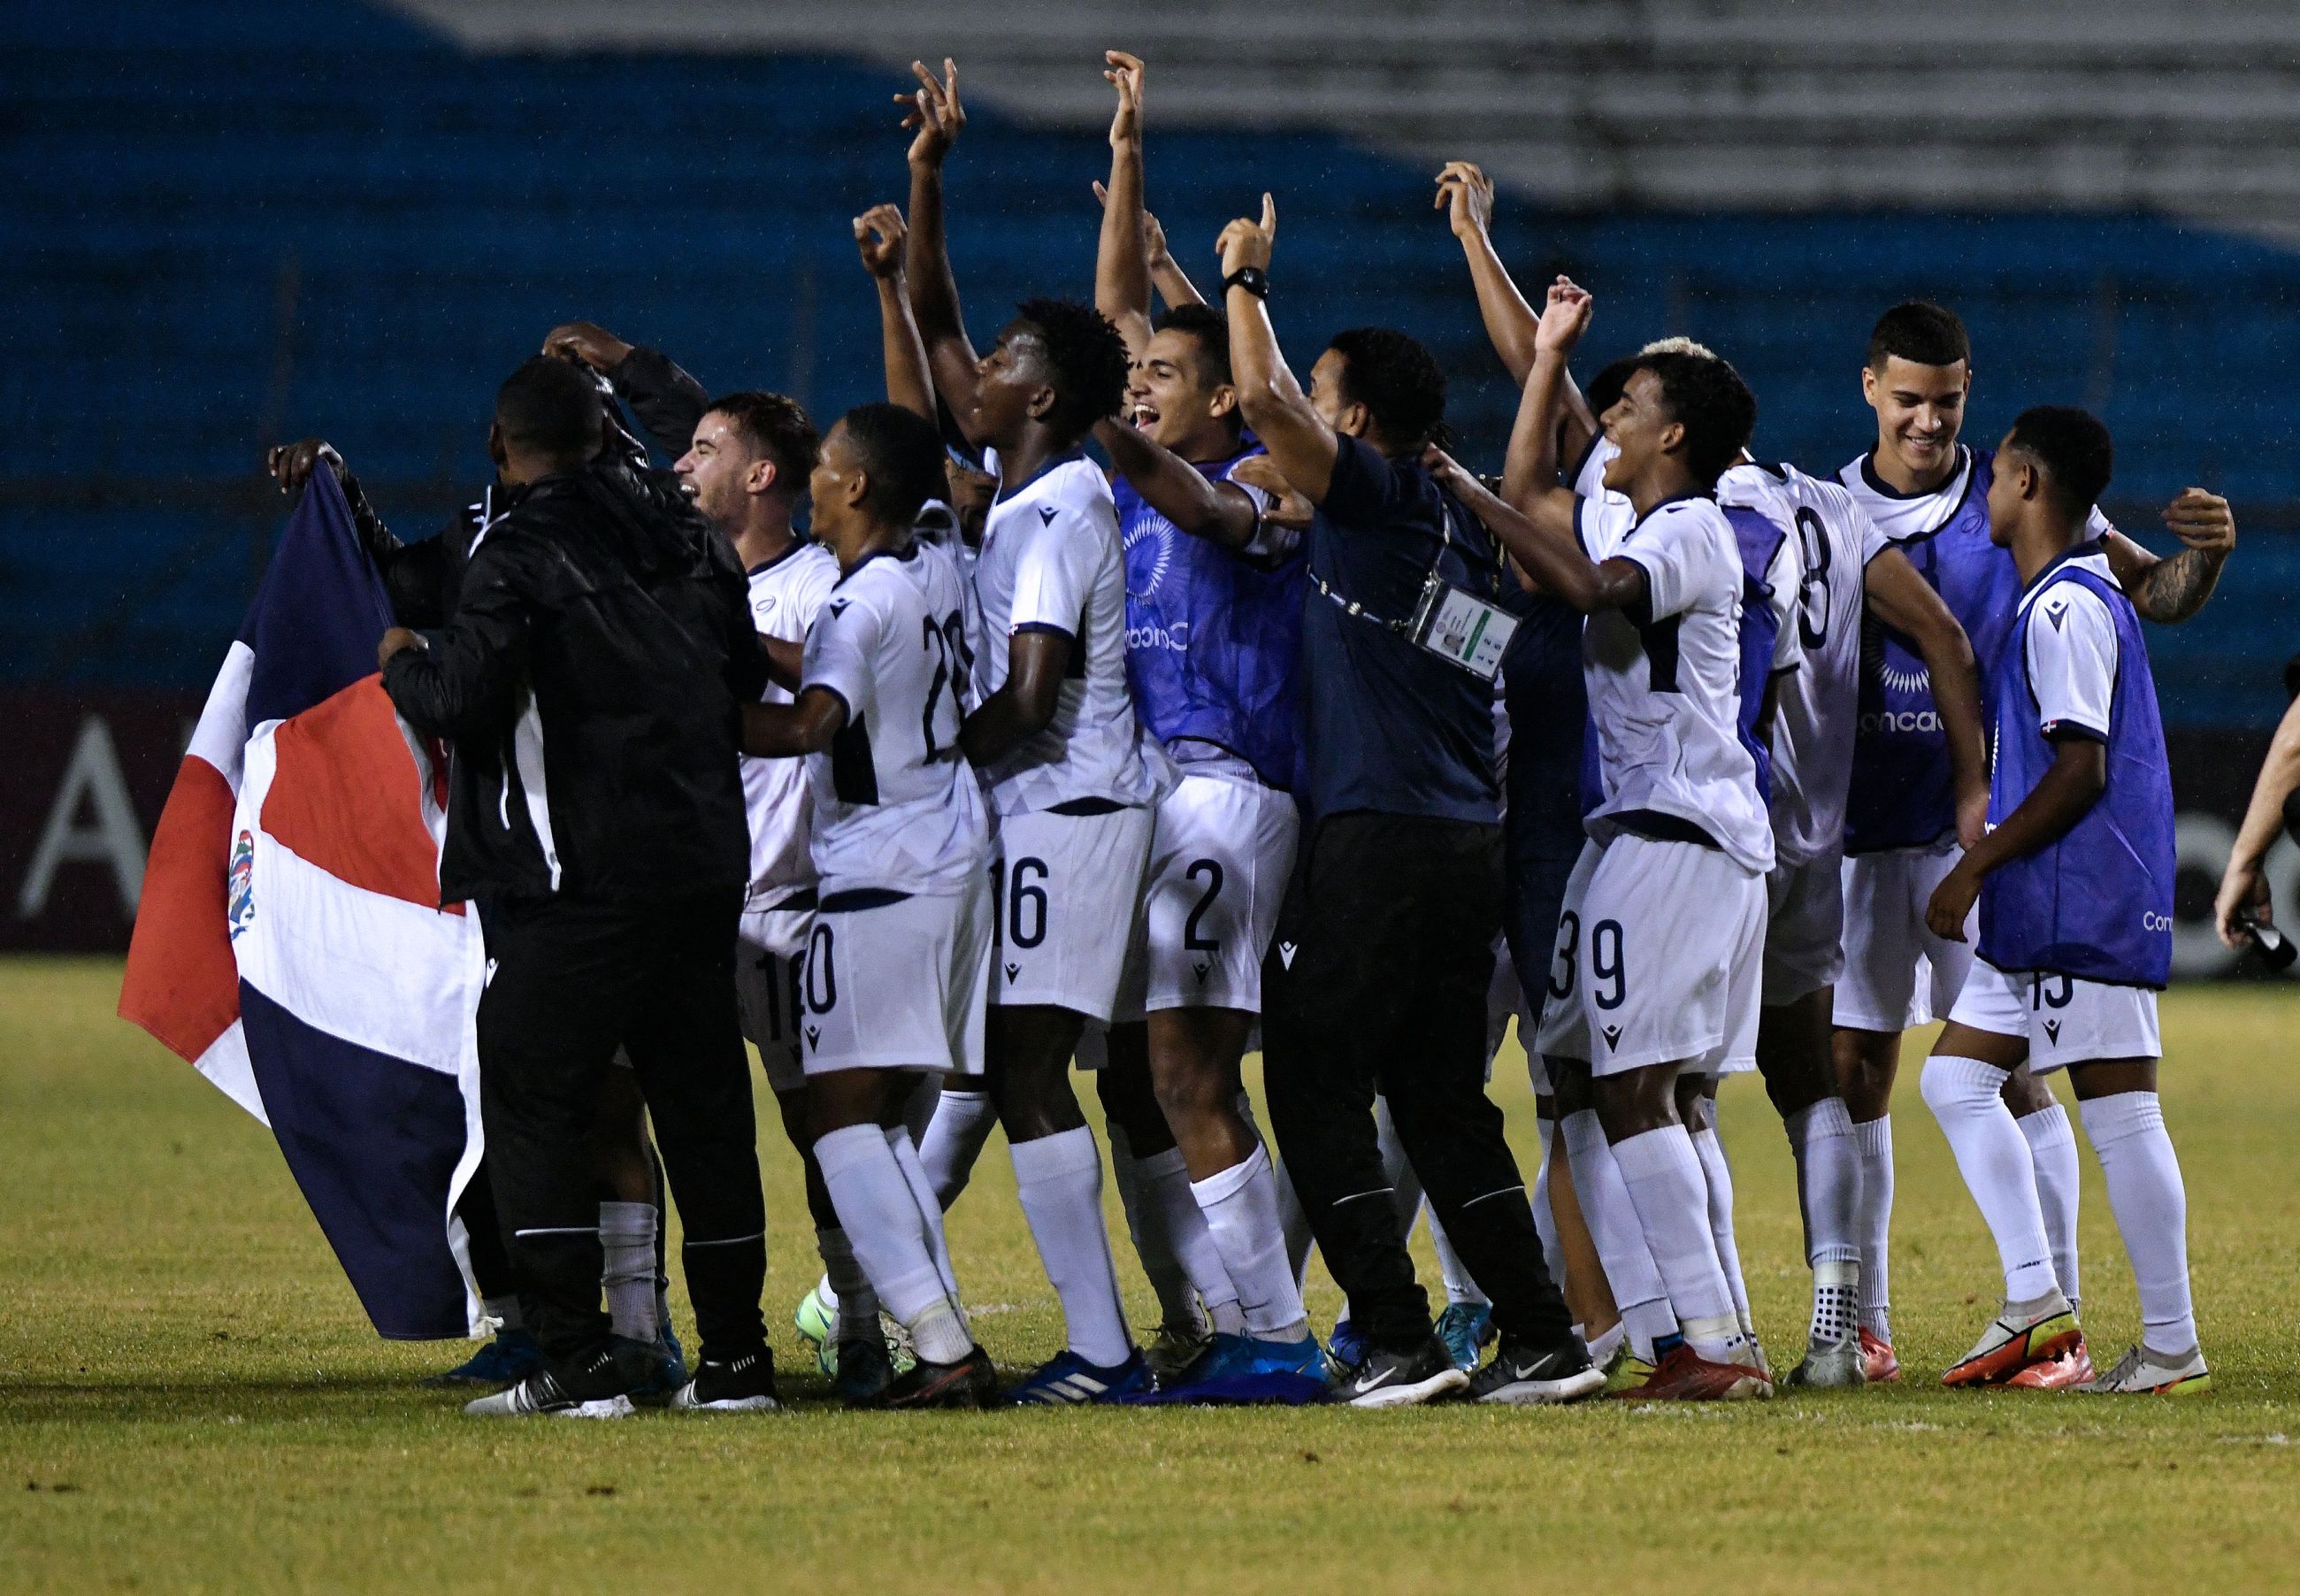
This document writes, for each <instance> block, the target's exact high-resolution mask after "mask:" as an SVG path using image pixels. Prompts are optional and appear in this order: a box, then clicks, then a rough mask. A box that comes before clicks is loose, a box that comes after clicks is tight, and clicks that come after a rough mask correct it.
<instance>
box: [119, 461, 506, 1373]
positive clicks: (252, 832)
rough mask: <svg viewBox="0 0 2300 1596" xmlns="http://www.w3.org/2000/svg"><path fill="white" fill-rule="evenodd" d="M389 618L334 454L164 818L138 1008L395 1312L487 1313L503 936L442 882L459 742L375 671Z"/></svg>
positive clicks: (449, 1329) (428, 1324) (418, 1329)
mask: <svg viewBox="0 0 2300 1596" xmlns="http://www.w3.org/2000/svg"><path fill="white" fill-rule="evenodd" d="M391 623H392V618H391V605H390V601H389V600H388V599H387V597H386V596H385V594H384V589H383V582H382V579H381V578H380V577H379V575H378V574H377V572H376V569H375V566H374V564H373V563H372V562H371V560H370V559H369V558H368V556H367V553H366V551H365V550H364V549H363V548H362V547H361V546H360V541H359V535H358V533H357V531H355V530H354V527H353V524H352V517H351V511H350V508H349V506H347V505H346V503H345V501H344V494H343V489H341V488H340V487H339V486H337V482H336V479H335V475H334V473H333V472H330V471H329V469H328V467H327V466H325V465H324V464H323V465H321V466H319V467H318V468H317V469H316V470H314V471H313V472H312V480H311V483H310V485H309V486H308V487H307V488H306V489H304V497H303V500H302V502H301V503H299V504H298V505H297V506H296V513H295V515H294V516H293V517H292V518H291V519H290V520H289V522H288V523H287V531H286V533H285V534H284V535H283V536H282V538H281V539H280V543H279V553H278V554H277V555H276V556H274V558H273V560H272V562H271V570H270V571H269V572H267V573H266V575H265V576H264V579H263V585H262V589H261V590H259V591H258V592H257V594H256V596H255V603H254V606H253V607H252V608H251V609H250V610H249V612H248V615H247V621H246V624H245V625H244V626H242V627H241V629H240V633H239V637H238V639H237V641H235V642H234V643H233V644H232V646H231V652H230V653H229V654H228V655H227V656H225V657H224V664H223V669H222V671H221V673H218V675H217V677H216V681H215V686H214V687H213V689H211V690H210V691H209V693H208V700H207V706H206V707H205V708H204V710H202V711H201V714H200V720H199V725H198V728H197V729H196V731H194V732H193V734H192V740H191V745H190V747H189V748H187V750H186V752H185V755H184V763H183V767H182V768H181V769H180V770H179V771H178V773H177V774H176V784H175V786H174V787H173V788H172V789H171V790H170V792H169V794H168V803H167V806H166V808H165V809H163V810H162V813H161V815H160V824H159V827H158V829H157V830H156V831H154V834H153V838H152V853H151V860H150V863H149V864H148V865H147V866H146V870H145V876H144V897H143V902H142V905H141V907H140V908H139V909H138V911H137V916H136V932H135V937H134V940H132V942H131V943H130V944H129V950H128V973H127V979H126V980H125V981H124V982H122V984H121V991H120V1013H121V1017H123V1018H125V1019H129V1020H133V1021H134V1022H135V1023H136V1024H138V1025H141V1026H143V1027H144V1029H146V1031H149V1032H151V1033H152V1034H153V1035H154V1036H155V1037H157V1038H159V1040H161V1041H162V1042H164V1043H165V1044H167V1046H168V1047H170V1048H171V1049H173V1050H174V1051H176V1052H177V1053H179V1054H180V1055H182V1057H185V1058H186V1059H187V1060H189V1061H190V1062H191V1063H192V1064H193V1065H196V1067H197V1068H198V1070H199V1072H200V1073H201V1074H204V1075H205V1076H206V1077H207V1078H208V1079H209V1080H211V1081H212V1082H215V1083H216V1085H217V1086H219V1087H221V1089H222V1090H223V1091H224V1093H225V1094H226V1095H227V1096H229V1098H230V1099H232V1100H233V1101H234V1102H236V1103H237V1104H238V1105H239V1106H240V1107H243V1108H245V1109H246V1110H247V1111H248V1112H249V1113H250V1114H253V1115H254V1116H255V1117H256V1118H258V1119H260V1120H262V1121H263V1122H264V1124H267V1125H269V1126H271V1132H272V1134H273V1135H275V1136H277V1137H278V1138H279V1150H280V1151H281V1153H283V1154H284V1155H286V1157H287V1167H288V1170H289V1172H290V1173H291V1174H294V1175H295V1177H296V1184H297V1185H298V1186H300V1187H302V1188H303V1191H304V1199H305V1200H307V1201H308V1202H310V1204H311V1205H312V1214H313V1216H315V1217H317V1218H318V1220H319V1222H320V1229H321V1231H322V1232H323V1233H325V1234H326V1236H327V1238H328V1243H329V1246H331V1247H333V1248H334V1249H336V1257H337V1259H338V1260H339V1261H340V1262H341V1263H342V1265H343V1267H344V1273H345V1274H347V1275H349V1276H350V1277H351V1283H352V1289H353V1290H354V1291H356V1292H358V1293H359V1299H360V1304H361V1306H362V1307H363V1308H366V1309H367V1314H368V1317H369V1318H370V1319H371V1320H372V1321H374V1324H375V1327H376V1330H377V1331H378V1332H379V1333H381V1334H383V1335H386V1336H390V1337H393V1338H395V1339H400V1340H411V1341H412V1340H427V1339H436V1338H444V1337H449V1336H459V1335H463V1334H466V1333H469V1332H470V1331H471V1328H472V1327H473V1325H474V1323H475V1321H474V1319H473V1317H472V1315H473V1312H474V1311H475V1309H474V1299H472V1298H471V1296H470V1295H469V1293H468V1291H467V1290H466V1274H465V1270H464V1247H463V1240H464V1238H463V1233H462V1227H461V1226H460V1224H456V1223H455V1221H454V1218H453V1216H452V1213H451V1210H452V1208H453V1207H454V1198H455V1196H456V1194H458V1193H460V1192H461V1191H462V1186H463V1182H465V1181H466V1180H468V1179H469V1178H470V1174H471V1170H472V1168H473V1167H475V1166H477V1164H478V1162H479V1147H480V1139H479V1071H478V1054H477V1051H476V1045H475V1041H474V1026H473V1020H474V1016H475V1015H477V1014H478V1012H479V989H480V987H481V985H482V984H483V982H484V980H485V956H484V954H483V952H482V951H481V948H480V941H479V925H478V923H477V917H476V916H474V915H466V914H464V913H463V912H462V906H460V905H458V906H456V907H454V908H450V909H446V910H443V909H441V908H440V907H438V901H439V842H440V838H441V836H442V834H443V831H444V828H445V823H446V819H445V814H444V811H443V809H442V806H441V802H440V799H441V796H442V791H441V790H440V789H439V788H437V787H435V785H434V784H433V779H432V778H431V776H430V774H429V773H435V772H436V771H437V769H438V768H439V766H438V763H437V759H436V757H435V754H434V751H433V750H432V749H431V748H429V746H428V745H427V743H426V740H424V739H422V738H421V737H419V736H418V735H417V734H416V733H415V732H414V731H412V729H410V728H409V727H408V726H407V725H406V724H405V723H404V722H402V721H401V720H400V719H399V717H398V715H397V714H396V713H395V712H394V711H393V709H392V706H391V700H390V699H389V698H386V697H385V696H384V691H383V687H382V684H381V681H380V679H379V677H378V676H377V674H376V669H375V646H376V641H377V639H379V638H380V637H381V636H382V635H383V631H384V629H385V628H386V627H387V626H389V625H390V624H391Z"/></svg>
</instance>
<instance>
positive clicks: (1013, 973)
mask: <svg viewBox="0 0 2300 1596" xmlns="http://www.w3.org/2000/svg"><path fill="white" fill-rule="evenodd" d="M1006 979H1007V981H1008V982H1017V981H1020V980H1021V979H1022V966H1021V965H1007V966H1006Z"/></svg>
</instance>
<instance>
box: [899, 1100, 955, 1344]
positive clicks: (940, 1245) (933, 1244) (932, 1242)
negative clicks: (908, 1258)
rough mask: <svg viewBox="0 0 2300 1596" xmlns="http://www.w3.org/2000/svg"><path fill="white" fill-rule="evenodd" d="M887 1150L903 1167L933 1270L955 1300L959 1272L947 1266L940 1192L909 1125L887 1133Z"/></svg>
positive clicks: (947, 1245) (947, 1255)
mask: <svg viewBox="0 0 2300 1596" xmlns="http://www.w3.org/2000/svg"><path fill="white" fill-rule="evenodd" d="M886 1136H887V1151H889V1152H891V1153H893V1154H894V1155H895V1164H896V1167H897V1168H899V1169H901V1170H902V1172H903V1179H904V1181H905V1182H908V1183H909V1185H910V1188H911V1199H912V1201H913V1202H915V1203H916V1204H918V1208H919V1224H920V1228H921V1231H922V1232H923V1233H924V1234H925V1236H926V1239H927V1250H928V1251H929V1252H930V1253H932V1254H933V1255H934V1261H935V1273H936V1274H939V1275H941V1276H942V1289H943V1290H944V1291H946V1292H948V1293H949V1294H950V1299H951V1300H952V1301H953V1302H955V1301H957V1300H958V1272H957V1271H956V1270H954V1269H953V1268H952V1267H951V1266H950V1243H949V1242H948V1241H946V1240H945V1239H944V1235H943V1228H942V1211H943V1205H942V1199H941V1195H940V1193H938V1192H937V1191H936V1190H935V1184H934V1179H933V1177H932V1176H930V1175H929V1174H927V1166H926V1160H925V1159H923V1158H921V1157H920V1156H919V1149H918V1148H917V1146H916V1145H915V1144H913V1143H912V1141H911V1132H910V1128H909V1127H908V1126H907V1125H897V1126H896V1127H895V1128H894V1129H893V1130H891V1131H888V1132H886Z"/></svg>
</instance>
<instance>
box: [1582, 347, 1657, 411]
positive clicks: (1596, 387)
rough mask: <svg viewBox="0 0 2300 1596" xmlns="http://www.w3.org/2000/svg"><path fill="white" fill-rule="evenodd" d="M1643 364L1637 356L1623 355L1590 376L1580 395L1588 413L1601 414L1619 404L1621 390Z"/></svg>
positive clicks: (1627, 385)
mask: <svg viewBox="0 0 2300 1596" xmlns="http://www.w3.org/2000/svg"><path fill="white" fill-rule="evenodd" d="M1643 364H1645V362H1644V361H1642V360H1640V359H1639V358H1638V356H1636V355H1622V356H1621V359H1619V360H1617V361H1615V362H1613V364H1611V365H1609V366H1607V367H1605V368H1604V370H1603V371H1601V372H1598V373H1597V374H1596V376H1595V377H1592V378H1590V379H1589V387H1588V389H1587V391H1585V392H1584V393H1583V395H1582V397H1583V399H1584V400H1585V401H1586V402H1587V403H1588V406H1589V414H1591V415H1596V416H1602V415H1604V414H1605V412H1607V411H1608V410H1611V409H1612V408H1613V406H1614V405H1618V404H1620V403H1621V390H1622V389H1625V388H1627V387H1629V379H1630V378H1631V377H1633V376H1635V375H1637V371H1638V367H1639V366H1641V365H1643Z"/></svg>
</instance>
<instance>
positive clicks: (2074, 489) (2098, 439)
mask: <svg viewBox="0 0 2300 1596" xmlns="http://www.w3.org/2000/svg"><path fill="white" fill-rule="evenodd" d="M2004 447H2006V448H2008V449H2018V450H2020V451H2021V453H2022V454H2024V455H2029V457H2030V458H2031V459H2033V460H2035V461H2036V462H2037V463H2038V464H2039V465H2042V466H2043V467H2044V468H2045V480H2046V482H2047V483H2048V484H2049V485H2050V488H2051V491H2052V494H2053V497H2054V503H2056V504H2057V505H2058V506H2060V508H2061V509H2062V511H2063V512H2064V513H2065V514H2068V515H2070V516H2071V517H2073V518H2078V519H2081V518H2082V517H2083V516H2084V515H2086V514H2088V513H2089V512H2090V511H2091V509H2092V507H2093V506H2095V505H2096V504H2098V503H2099V502H2100V496H2101V494H2102V493H2103V492H2104V491H2106V489H2107V488H2108V479H2109V474H2110V473H2111V472H2113V470H2114V469H2115V467H2116V445H2115V443H2114V442H2113V440H2112V439H2110V438H2109V435H2108V429H2107V428H2106V427H2104V426H2103V425H2102V424H2101V423H2100V421H2099V418H2097V417H2096V416H2095V415H2093V414H2091V413H2090V412H2089V411H2084V410H2079V409H2077V408H2076V407H2075V406H2074V405H2038V406H2036V408H2034V409H2032V410H2024V411H2022V412H2021V414H2020V418H2019V419H2018V420H2016V421H2015V422H2013V430H2012V431H2011V432H2010V433H2009V434H2007V435H2006V437H2005V440H2004Z"/></svg>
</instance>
